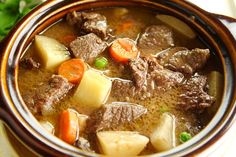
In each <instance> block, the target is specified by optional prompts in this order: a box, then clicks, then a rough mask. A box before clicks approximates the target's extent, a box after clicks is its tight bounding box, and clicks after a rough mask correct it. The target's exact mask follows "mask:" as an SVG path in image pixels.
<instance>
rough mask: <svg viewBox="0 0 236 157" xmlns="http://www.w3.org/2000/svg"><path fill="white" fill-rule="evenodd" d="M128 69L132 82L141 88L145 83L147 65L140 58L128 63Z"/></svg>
mask: <svg viewBox="0 0 236 157" xmlns="http://www.w3.org/2000/svg"><path fill="white" fill-rule="evenodd" d="M127 66H128V68H129V69H130V71H131V75H132V77H133V81H134V83H135V85H136V86H137V87H138V88H141V87H142V86H143V85H144V84H145V83H146V75H147V71H148V64H147V62H145V61H144V60H143V59H142V58H138V59H136V60H132V61H129V63H128V65H127Z"/></svg>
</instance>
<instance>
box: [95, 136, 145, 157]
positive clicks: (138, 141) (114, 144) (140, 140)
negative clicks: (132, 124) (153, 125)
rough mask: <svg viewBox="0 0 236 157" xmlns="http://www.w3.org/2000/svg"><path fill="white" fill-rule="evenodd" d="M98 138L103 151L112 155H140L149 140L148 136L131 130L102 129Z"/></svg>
mask: <svg viewBox="0 0 236 157" xmlns="http://www.w3.org/2000/svg"><path fill="white" fill-rule="evenodd" d="M97 138H98V141H99V144H100V148H101V150H102V152H103V153H104V154H105V155H112V156H134V155H138V154H139V153H140V152H141V151H142V150H143V149H144V148H145V147H146V145H147V143H148V142H149V139H148V138H147V137H146V136H143V135H140V134H139V133H137V132H131V131H102V132H98V133H97Z"/></svg>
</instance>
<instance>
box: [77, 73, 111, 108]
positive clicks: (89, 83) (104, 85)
mask: <svg viewBox="0 0 236 157" xmlns="http://www.w3.org/2000/svg"><path fill="white" fill-rule="evenodd" d="M111 86H112V82H111V80H110V79H109V78H107V77H105V76H104V75H102V74H100V73H99V72H96V71H94V70H88V71H86V72H85V73H84V76H83V78H82V80H81V82H80V84H79V86H78V87H77V89H76V91H75V94H74V96H73V98H74V100H75V101H76V102H77V103H78V104H79V105H80V107H81V108H83V109H84V110H85V111H86V112H88V113H91V112H92V111H94V110H95V109H97V108H99V107H101V105H102V104H103V103H104V102H105V101H106V99H107V97H108V95H109V93H110V90H111Z"/></svg>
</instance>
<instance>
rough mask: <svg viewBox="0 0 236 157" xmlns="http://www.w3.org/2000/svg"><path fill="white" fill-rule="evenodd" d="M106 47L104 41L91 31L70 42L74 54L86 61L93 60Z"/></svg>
mask: <svg viewBox="0 0 236 157" xmlns="http://www.w3.org/2000/svg"><path fill="white" fill-rule="evenodd" d="M106 47H107V44H106V42H104V41H102V40H101V39H100V38H99V37H98V36H97V35H95V34H93V33H90V34H87V35H84V36H80V37H78V38H77V39H75V40H74V41H72V42H71V43H70V48H71V50H72V52H73V54H74V56H75V57H77V58H80V59H83V60H84V61H86V62H91V61H93V60H94V58H95V57H97V56H98V55H99V54H100V53H101V52H103V51H104V50H105V49H106Z"/></svg>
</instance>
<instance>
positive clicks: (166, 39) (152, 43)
mask: <svg viewBox="0 0 236 157" xmlns="http://www.w3.org/2000/svg"><path fill="white" fill-rule="evenodd" d="M170 46H174V39H173V33H172V30H171V29H170V28H168V27H166V26H163V25H152V26H149V27H147V28H146V30H145V31H144V33H143V34H142V35H141V36H140V38H139V40H138V48H139V49H140V50H141V51H143V52H145V53H146V52H149V53H156V52H157V51H160V50H162V49H166V48H168V47H170Z"/></svg>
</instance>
